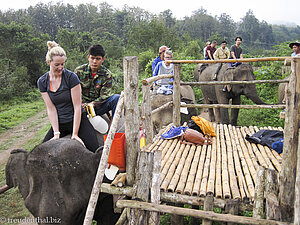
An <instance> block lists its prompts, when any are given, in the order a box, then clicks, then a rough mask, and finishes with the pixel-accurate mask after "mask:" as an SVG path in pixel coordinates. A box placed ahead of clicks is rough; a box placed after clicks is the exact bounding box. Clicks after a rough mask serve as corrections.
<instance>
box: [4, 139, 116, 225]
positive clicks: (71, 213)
mask: <svg viewBox="0 0 300 225" xmlns="http://www.w3.org/2000/svg"><path fill="white" fill-rule="evenodd" d="M100 157H101V151H98V152H97V153H92V152H90V151H88V150H87V149H86V148H84V147H83V146H82V145H81V144H80V143H79V142H77V141H75V140H70V139H59V140H52V141H48V142H45V143H43V144H41V145H38V146H37V147H36V148H34V149H33V150H32V151H31V152H30V153H27V152H26V151H25V150H14V151H13V152H12V154H11V156H10V158H9V160H8V163H7V165H6V178H7V185H8V186H10V187H18V188H19V190H20V192H21V194H22V197H23V198H24V200H25V206H26V207H27V208H28V210H29V211H30V212H31V213H32V215H33V216H34V217H39V218H41V219H42V218H47V217H48V218H50V217H52V218H56V219H57V220H59V223H60V224H66V225H67V224H82V223H83V219H84V216H85V211H86V208H87V204H88V201H89V197H90V193H91V190H92V187H93V183H94V178H95V176H96V172H97V168H98V163H99V160H100ZM117 217H118V216H117V215H115V214H114V213H113V201H112V196H111V195H108V194H104V193H101V194H100V196H99V201H98V204H97V208H96V211H95V218H94V219H95V220H98V221H100V220H101V224H114V223H115V222H116V219H117ZM57 220H56V222H57Z"/></svg>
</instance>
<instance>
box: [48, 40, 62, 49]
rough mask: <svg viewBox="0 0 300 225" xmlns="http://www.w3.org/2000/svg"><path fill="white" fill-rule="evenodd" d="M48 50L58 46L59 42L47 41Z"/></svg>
mask: <svg viewBox="0 0 300 225" xmlns="http://www.w3.org/2000/svg"><path fill="white" fill-rule="evenodd" d="M47 46H48V50H50V49H51V48H54V47H58V46H59V44H57V43H56V42H55V41H47Z"/></svg>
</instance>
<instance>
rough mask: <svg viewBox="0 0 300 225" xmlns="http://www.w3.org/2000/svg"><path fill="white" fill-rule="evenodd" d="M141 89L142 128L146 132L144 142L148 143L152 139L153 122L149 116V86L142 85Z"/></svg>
mask: <svg viewBox="0 0 300 225" xmlns="http://www.w3.org/2000/svg"><path fill="white" fill-rule="evenodd" d="M142 89H143V105H142V111H143V115H142V116H143V117H144V129H145V132H146V144H150V143H152V141H153V123H152V117H151V110H152V109H151V99H150V86H149V85H148V84H147V85H142Z"/></svg>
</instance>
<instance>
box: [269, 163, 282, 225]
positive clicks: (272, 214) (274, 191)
mask: <svg viewBox="0 0 300 225" xmlns="http://www.w3.org/2000/svg"><path fill="white" fill-rule="evenodd" d="M266 217H267V219H268V220H277V221H280V218H281V212H280V207H279V201H278V174H277V172H276V171H275V170H271V169H267V170H266Z"/></svg>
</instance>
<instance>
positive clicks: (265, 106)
mask: <svg viewBox="0 0 300 225" xmlns="http://www.w3.org/2000/svg"><path fill="white" fill-rule="evenodd" d="M181 107H187V108H213V109H214V108H227V109H284V108H285V105H227V104H186V105H181Z"/></svg>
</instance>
